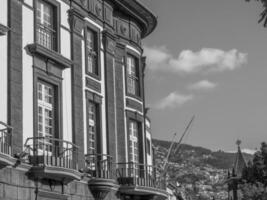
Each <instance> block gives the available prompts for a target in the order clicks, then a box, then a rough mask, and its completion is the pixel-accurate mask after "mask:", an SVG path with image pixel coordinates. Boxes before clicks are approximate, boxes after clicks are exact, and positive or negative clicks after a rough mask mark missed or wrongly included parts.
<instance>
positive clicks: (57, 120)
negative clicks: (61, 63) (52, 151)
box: [33, 67, 63, 139]
mask: <svg viewBox="0 0 267 200" xmlns="http://www.w3.org/2000/svg"><path fill="white" fill-rule="evenodd" d="M33 69H34V82H33V91H34V95H33V98H34V99H33V116H34V119H33V130H34V134H33V137H38V83H39V82H43V83H46V84H48V85H51V86H52V87H53V90H54V104H53V107H54V111H53V112H54V113H53V115H54V120H53V123H54V125H53V129H54V135H53V137H54V138H58V139H62V138H63V133H62V130H63V114H62V111H63V110H62V81H61V79H60V78H58V77H55V76H52V75H47V73H45V72H44V71H42V70H40V69H38V68H36V67H34V68H33Z"/></svg>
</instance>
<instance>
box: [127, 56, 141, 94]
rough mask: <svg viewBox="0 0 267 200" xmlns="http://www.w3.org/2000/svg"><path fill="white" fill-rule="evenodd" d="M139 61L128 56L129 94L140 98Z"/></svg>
mask: <svg viewBox="0 0 267 200" xmlns="http://www.w3.org/2000/svg"><path fill="white" fill-rule="evenodd" d="M138 74H139V73H138V65H137V59H136V58H134V57H133V56H130V55H128V56H127V92H128V93H129V94H132V95H137V96H139V77H138Z"/></svg>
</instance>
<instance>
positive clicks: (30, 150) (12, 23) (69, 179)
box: [0, 0, 167, 200]
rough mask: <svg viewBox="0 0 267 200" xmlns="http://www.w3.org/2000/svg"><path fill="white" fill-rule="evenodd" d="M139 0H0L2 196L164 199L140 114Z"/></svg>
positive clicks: (150, 25)
mask: <svg viewBox="0 0 267 200" xmlns="http://www.w3.org/2000/svg"><path fill="white" fill-rule="evenodd" d="M156 25H157V18H156V16H155V15H154V14H153V13H152V12H151V11H150V10H149V9H148V8H147V7H145V6H144V5H143V4H142V3H141V2H140V1H139V0H1V6H0V182H1V184H0V199H6V200H26V199H27V200H33V199H34V200H44V199H45V200H55V199H64V200H67V199H68V200H77V199H81V200H82V199H83V200H84V199H90V200H104V199H105V200H119V199H121V200H128V199H140V200H142V199H143V200H145V199H147V200H149V199H154V198H161V199H164V198H167V192H166V184H165V183H164V179H163V178H162V177H161V179H159V178H158V177H157V176H156V172H155V166H154V163H153V157H152V147H151V146H152V145H151V132H150V120H149V119H146V114H145V98H144V96H145V91H144V76H145V66H146V63H145V62H146V61H145V57H143V47H142V43H141V42H142V39H143V38H145V37H147V36H148V35H149V34H150V33H151V32H153V30H154V29H155V27H156Z"/></svg>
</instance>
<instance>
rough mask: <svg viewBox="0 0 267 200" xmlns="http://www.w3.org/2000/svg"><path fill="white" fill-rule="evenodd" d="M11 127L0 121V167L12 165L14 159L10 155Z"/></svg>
mask: <svg viewBox="0 0 267 200" xmlns="http://www.w3.org/2000/svg"><path fill="white" fill-rule="evenodd" d="M11 141H12V127H10V126H8V125H7V124H5V123H3V122H1V121H0V167H5V166H7V165H14V164H15V162H16V159H15V158H13V157H12V148H11Z"/></svg>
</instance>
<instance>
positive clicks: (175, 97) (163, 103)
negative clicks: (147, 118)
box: [155, 92, 194, 109]
mask: <svg viewBox="0 0 267 200" xmlns="http://www.w3.org/2000/svg"><path fill="white" fill-rule="evenodd" d="M193 97H194V96H193V95H184V94H180V93H178V92H172V93H170V94H169V95H168V96H166V97H165V98H163V99H162V100H160V101H159V102H158V103H157V104H156V105H155V108H157V109H165V108H175V107H179V106H181V105H183V104H185V103H186V102H188V101H190V100H192V99H193Z"/></svg>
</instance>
